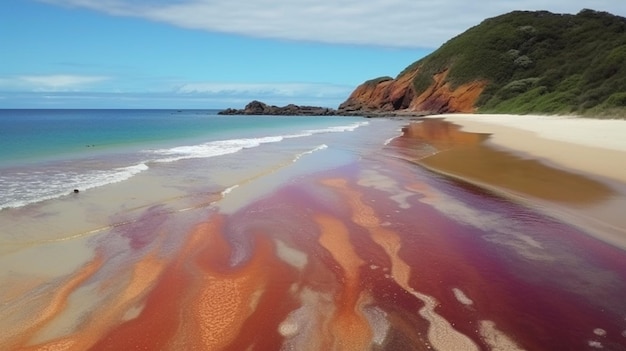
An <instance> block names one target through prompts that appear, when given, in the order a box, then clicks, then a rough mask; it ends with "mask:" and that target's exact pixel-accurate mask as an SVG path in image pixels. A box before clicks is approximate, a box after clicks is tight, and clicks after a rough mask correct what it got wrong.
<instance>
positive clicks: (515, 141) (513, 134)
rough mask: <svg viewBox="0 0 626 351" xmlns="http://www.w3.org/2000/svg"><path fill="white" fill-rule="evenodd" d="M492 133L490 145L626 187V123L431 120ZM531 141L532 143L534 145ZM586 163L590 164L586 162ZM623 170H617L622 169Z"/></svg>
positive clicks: (531, 118) (466, 117) (469, 117)
mask: <svg viewBox="0 0 626 351" xmlns="http://www.w3.org/2000/svg"><path fill="white" fill-rule="evenodd" d="M424 118H425V119H431V118H437V119H444V120H446V121H448V122H451V123H454V124H457V125H459V126H461V130H462V131H466V132H470V133H487V134H490V137H489V139H488V140H487V144H490V145H494V146H496V147H499V148H504V149H506V150H507V151H511V152H514V153H517V154H520V155H529V156H531V157H533V158H538V159H540V160H546V161H549V163H551V164H553V165H556V166H559V167H563V168H564V169H566V170H570V171H571V170H575V171H581V172H584V173H586V174H589V175H596V176H601V177H609V178H612V179H614V180H617V181H619V182H622V183H626V165H622V166H621V167H620V164H619V159H620V158H621V159H622V160H626V139H623V138H621V136H623V135H626V121H624V120H597V119H590V118H584V117H564V116H538V115H523V116H521V115H520V116H518V115H491V114H484V115H480V114H444V115H431V116H425V117H424ZM529 139H530V140H531V141H532V142H528V141H529ZM581 161H584V162H581ZM616 166H617V167H616Z"/></svg>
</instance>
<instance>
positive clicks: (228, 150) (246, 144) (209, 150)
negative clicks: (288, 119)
mask: <svg viewBox="0 0 626 351" xmlns="http://www.w3.org/2000/svg"><path fill="white" fill-rule="evenodd" d="M368 124H369V122H356V123H352V124H349V125H343V126H333V127H327V128H320V129H310V130H305V131H302V132H297V133H293V134H285V135H275V136H265V137H257V138H243V139H226V140H214V141H209V142H206V143H203V144H198V145H186V146H177V147H173V148H169V149H157V150H149V151H147V152H149V153H151V154H153V155H157V157H158V158H157V159H156V160H155V161H154V162H175V161H180V160H185V159H192V158H208V157H216V156H223V155H228V154H234V153H236V152H239V151H241V150H244V149H250V148H254V147H258V146H260V145H262V144H268V143H277V142H281V141H283V140H284V139H293V138H303V137H308V136H312V135H315V134H324V133H342V132H352V131H354V130H355V129H357V128H359V127H362V126H366V125H368Z"/></svg>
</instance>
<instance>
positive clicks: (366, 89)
mask: <svg viewBox="0 0 626 351" xmlns="http://www.w3.org/2000/svg"><path fill="white" fill-rule="evenodd" d="M419 69H420V68H419V67H414V68H411V69H409V70H407V71H405V72H403V74H401V75H400V76H398V77H397V78H396V79H393V78H390V77H384V78H378V79H374V80H370V81H367V82H365V83H363V84H361V85H360V86H358V87H357V88H356V89H355V90H354V92H352V94H351V95H350V97H349V98H348V99H347V100H346V101H345V102H344V103H342V104H341V105H340V106H339V111H340V112H344V113H347V112H374V111H378V112H388V111H401V110H405V111H408V112H415V113H452V112H466V113H471V112H474V110H475V106H476V101H477V100H478V97H479V96H480V94H481V93H482V92H483V89H484V88H485V86H486V82H484V81H474V82H470V83H467V84H463V85H460V86H458V87H453V86H452V85H451V84H450V83H449V82H447V81H446V77H447V75H448V72H449V70H448V69H445V70H444V71H442V72H441V73H438V74H435V75H433V77H432V83H431V85H430V86H429V87H428V88H427V89H426V90H425V91H424V92H422V93H421V94H419V95H417V94H416V93H415V88H414V86H413V81H414V79H415V77H416V75H417V74H418V73H419Z"/></svg>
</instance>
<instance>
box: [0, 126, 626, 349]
mask: <svg viewBox="0 0 626 351" xmlns="http://www.w3.org/2000/svg"><path fill="white" fill-rule="evenodd" d="M526 117H527V116H520V117H502V118H503V119H502V120H499V119H498V120H497V119H496V118H497V117H496V116H480V115H468V116H460V115H454V116H448V115H446V116H433V118H425V119H419V120H408V119H404V120H402V119H373V120H367V123H364V122H365V121H366V120H365V119H358V124H354V120H353V119H349V120H347V121H349V122H350V123H340V124H339V126H342V125H344V126H345V125H347V126H351V127H350V128H343V129H341V128H338V126H337V125H335V126H334V129H324V130H325V132H324V133H311V135H308V136H305V137H302V136H300V135H301V134H298V133H296V132H294V131H290V132H289V133H290V134H284V133H285V132H281V133H283V134H281V135H298V137H289V138H287V137H283V138H282V139H281V140H280V141H276V142H265V143H256V144H255V146H254V147H248V148H242V149H240V150H238V151H237V152H233V153H229V154H223V155H219V156H211V157H207V158H184V159H180V160H176V161H172V162H160V163H159V162H148V163H146V165H147V167H148V170H146V171H143V172H141V173H139V174H136V175H134V176H133V177H131V178H129V179H127V180H124V181H121V182H115V183H111V184H108V185H106V186H100V187H94V188H92V189H89V190H88V191H84V192H80V193H79V194H77V195H75V194H70V195H67V196H63V197H60V198H56V199H51V200H46V201H42V202H38V203H34V204H30V205H27V206H21V207H16V208H8V209H3V210H1V211H0V230H1V231H2V237H1V239H2V241H1V242H0V267H2V268H1V270H0V286H2V287H3V288H2V290H0V329H1V330H3V333H2V335H0V349H3V350H4V349H6V350H18V349H19V350H86V349H92V350H126V349H147V350H180V349H207V350H244V349H250V350H558V349H576V350H582V349H601V348H604V349H609V350H626V302H625V301H624V299H623V296H625V295H626V269H624V268H625V267H626V252H625V251H624V248H625V245H624V241H625V240H626V235H624V234H623V231H624V228H626V226H625V223H624V222H623V219H621V218H620V215H619V214H620V213H621V212H620V209H623V208H625V207H622V205H623V204H624V202H622V201H624V194H626V192H624V187H625V185H624V183H625V182H626V181H625V179H624V178H622V177H624V174H622V172H620V171H619V168H618V167H617V166H618V165H619V166H621V167H624V162H621V163H620V160H622V161H623V160H624V158H623V156H624V154H626V150H624V149H622V147H623V145H622V144H620V143H616V144H614V143H613V142H612V141H611V142H606V143H602V141H603V140H613V139H614V138H615V136H612V135H611V134H607V135H606V136H603V137H601V138H599V139H593V140H594V141H586V142H582V141H580V140H582V139H583V134H581V136H580V137H579V136H574V137H573V139H571V138H570V139H567V138H569V137H566V136H557V135H552V134H545V135H544V134H540V135H539V136H538V135H535V134H534V133H536V132H537V131H542V130H544V129H545V130H553V129H555V130H556V129H558V128H557V127H559V128H561V130H565V129H566V128H568V123H570V122H568V120H567V119H560V118H559V119H554V118H548V117H536V118H535V117H532V116H528V117H529V120H528V124H529V125H533V128H536V129H528V128H530V127H524V126H526V122H522V119H523V118H526ZM481 118H486V119H484V120H481ZM488 118H493V120H490V119H488ZM553 120H556V121H558V122H551V121H553ZM502 121H509V122H502ZM518 121H519V122H518ZM575 121H576V120H575ZM450 122H452V123H454V124H452V123H450ZM604 122H608V123H609V124H605V125H604V127H601V126H602V123H604ZM333 123H335V122H334V121H333ZM337 123H339V122H337ZM506 123H510V124H506ZM513 123H519V125H517V124H513ZM546 123H548V124H550V126H549V127H548V126H546V127H544V126H543V125H545V124H546ZM551 123H555V124H551ZM571 123H577V122H571ZM613 123H614V122H612V121H593V122H589V124H588V125H586V126H585V127H583V129H582V130H585V131H587V134H588V135H591V134H593V133H591V129H590V127H589V126H598V128H599V129H600V130H606V131H607V133H614V132H616V130H618V128H622V127H621V124H619V123H623V121H618V123H617V124H613ZM525 128H526V129H525ZM603 128H604V129H603ZM616 133H617V132H616ZM563 135H569V134H568V133H563ZM620 135H624V134H620ZM254 137H255V138H258V137H259V136H254ZM248 138H249V136H248ZM246 140H247V139H246ZM255 140H257V139H255ZM262 140H268V139H262ZM589 140H591V139H589ZM620 140H621V139H620ZM594 143H595V144H594ZM201 145H205V144H201ZM211 145H213V144H211ZM169 147H170V148H169V149H167V150H174V149H175V150H180V147H181V146H177V145H170V146H169ZM583 149H584V150H586V151H584V152H589V154H588V155H589V156H588V157H589V160H590V162H591V161H593V160H595V159H596V158H598V160H596V161H597V162H598V163H597V165H596V164H592V165H591V166H590V165H588V164H587V163H586V161H587V160H586V159H585V162H580V161H581V160H582V157H583V155H587V154H583ZM546 150H550V152H548V151H546ZM556 150H559V152H556ZM572 154H573V155H574V157H572V156H571V155H572ZM600 156H602V157H600ZM159 157H162V155H161V156H159ZM585 157H586V156H585ZM600 159H601V160H600ZM568 160H569V161H568ZM611 163H613V165H614V166H616V167H609V166H610V164H611ZM485 167H486V168H485ZM602 167H607V168H602ZM616 168H617V170H615V169H616ZM622 169H623V168H622ZM494 170H496V171H497V172H496V171H494ZM493 174H499V176H495V177H494V176H493ZM533 174H534V175H535V176H536V177H531V176H529V175H533ZM555 184H556V185H555ZM572 187H575V189H576V191H573V190H572ZM568 189H569V190H568ZM583 214H584V217H582V216H583ZM572 218H574V219H575V220H571V219H572ZM598 223H600V224H598ZM620 233H622V234H620ZM620 235H621V236H620Z"/></svg>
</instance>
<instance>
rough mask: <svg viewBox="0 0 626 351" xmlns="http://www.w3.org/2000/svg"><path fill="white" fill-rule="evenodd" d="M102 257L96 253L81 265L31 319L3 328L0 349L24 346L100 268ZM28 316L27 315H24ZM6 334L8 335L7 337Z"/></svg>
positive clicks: (63, 307)
mask: <svg viewBox="0 0 626 351" xmlns="http://www.w3.org/2000/svg"><path fill="white" fill-rule="evenodd" d="M102 263H103V259H102V257H101V256H100V255H96V256H95V257H94V259H92V260H91V261H90V262H88V263H87V264H86V265H85V266H83V267H82V268H81V269H80V270H79V271H78V272H76V273H75V274H74V275H73V276H71V277H70V278H69V280H68V281H67V282H66V283H65V284H63V285H61V286H60V287H59V288H58V289H57V290H56V292H55V294H54V295H53V296H52V298H51V299H50V302H49V303H48V305H47V306H46V307H45V308H44V309H43V310H42V311H41V312H40V313H39V314H38V315H37V316H36V317H35V318H34V319H33V320H31V321H28V322H24V323H23V324H20V325H17V326H16V328H15V329H13V330H5V331H3V333H4V338H5V340H6V341H3V342H2V343H1V344H0V349H3V350H13V349H19V348H24V347H26V345H28V343H29V340H30V339H31V338H32V337H33V336H34V335H35V334H36V333H37V332H38V331H39V330H40V329H41V328H42V327H44V326H45V325H46V323H48V322H49V321H51V320H52V319H53V318H54V317H55V316H57V315H58V314H59V313H61V312H62V311H63V310H64V309H65V307H66V306H67V299H68V297H69V296H70V295H71V294H72V293H73V292H74V291H75V290H76V289H77V288H78V287H79V286H80V285H81V284H82V283H83V282H84V281H85V280H87V279H88V278H90V277H91V276H92V275H93V274H94V273H96V272H97V271H98V269H100V267H101V266H102ZM24 317H29V316H24ZM7 336H8V337H7Z"/></svg>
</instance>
